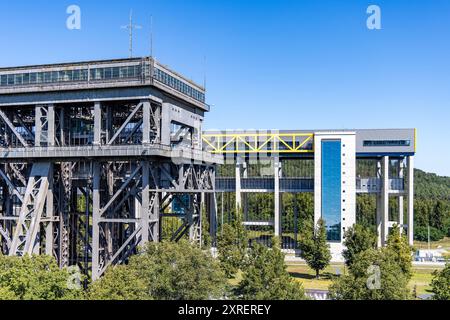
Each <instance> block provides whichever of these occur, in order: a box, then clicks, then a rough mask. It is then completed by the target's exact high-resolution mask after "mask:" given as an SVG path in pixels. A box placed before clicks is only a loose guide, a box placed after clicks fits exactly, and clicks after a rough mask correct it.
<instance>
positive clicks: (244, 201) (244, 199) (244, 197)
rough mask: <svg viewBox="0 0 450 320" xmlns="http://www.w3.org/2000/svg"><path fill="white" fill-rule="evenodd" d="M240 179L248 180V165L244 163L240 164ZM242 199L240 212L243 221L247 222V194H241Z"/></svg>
mask: <svg viewBox="0 0 450 320" xmlns="http://www.w3.org/2000/svg"><path fill="white" fill-rule="evenodd" d="M242 169H243V170H242V178H244V179H247V178H248V163H247V162H244V163H243V164H242ZM241 197H242V199H241V200H242V212H243V214H244V221H248V194H247V193H245V192H244V193H241Z"/></svg>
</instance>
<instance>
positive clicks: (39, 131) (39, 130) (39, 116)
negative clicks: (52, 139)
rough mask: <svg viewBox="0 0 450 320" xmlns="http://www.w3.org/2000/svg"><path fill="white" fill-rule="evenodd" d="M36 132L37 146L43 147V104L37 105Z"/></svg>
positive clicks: (35, 142)
mask: <svg viewBox="0 0 450 320" xmlns="http://www.w3.org/2000/svg"><path fill="white" fill-rule="evenodd" d="M34 123H35V134H34V145H35V146H36V147H41V142H42V106H41V105H37V106H35V116H34Z"/></svg>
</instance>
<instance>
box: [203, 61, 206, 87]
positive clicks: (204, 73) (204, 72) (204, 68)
mask: <svg viewBox="0 0 450 320" xmlns="http://www.w3.org/2000/svg"><path fill="white" fill-rule="evenodd" d="M203 89H205V90H206V55H205V56H203Z"/></svg>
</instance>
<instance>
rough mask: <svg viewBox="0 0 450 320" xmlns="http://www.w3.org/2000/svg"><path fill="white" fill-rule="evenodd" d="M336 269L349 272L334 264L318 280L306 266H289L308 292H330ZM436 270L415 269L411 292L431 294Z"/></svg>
mask: <svg viewBox="0 0 450 320" xmlns="http://www.w3.org/2000/svg"><path fill="white" fill-rule="evenodd" d="M336 269H339V270H340V273H341V274H345V272H347V270H346V268H345V267H344V265H343V264H334V265H331V266H329V267H327V268H326V269H325V271H323V272H322V273H321V276H320V278H319V279H316V277H315V272H314V270H311V269H310V268H309V267H308V266H307V265H306V264H288V267H287V270H288V272H289V273H290V274H291V276H292V277H293V278H294V279H295V280H297V281H299V282H300V283H302V285H303V287H304V288H305V289H306V290H312V289H315V290H328V287H329V286H330V285H331V283H332V281H333V279H334V278H335V277H337V276H338V275H336ZM436 269H437V268H433V267H413V275H412V278H411V281H410V283H409V288H410V289H411V291H412V290H413V289H414V286H416V290H417V295H421V294H426V293H430V290H431V287H430V283H431V280H432V279H433V272H434V271H435V270H436Z"/></svg>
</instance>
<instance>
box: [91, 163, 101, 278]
mask: <svg viewBox="0 0 450 320" xmlns="http://www.w3.org/2000/svg"><path fill="white" fill-rule="evenodd" d="M92 166H93V186H92V189H93V194H92V280H94V281H95V280H97V279H98V278H99V277H100V225H99V223H100V163H99V162H94V163H93V164H92Z"/></svg>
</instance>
